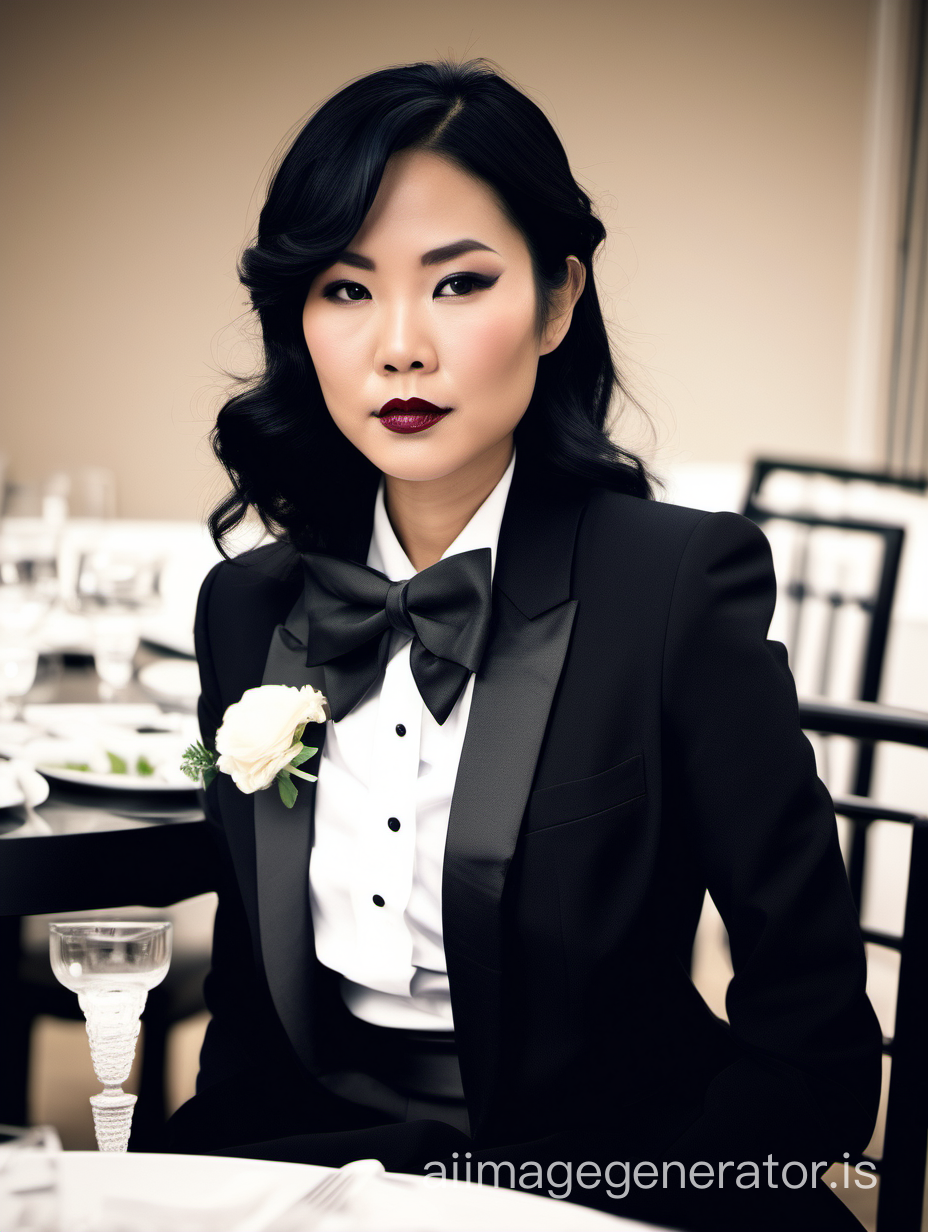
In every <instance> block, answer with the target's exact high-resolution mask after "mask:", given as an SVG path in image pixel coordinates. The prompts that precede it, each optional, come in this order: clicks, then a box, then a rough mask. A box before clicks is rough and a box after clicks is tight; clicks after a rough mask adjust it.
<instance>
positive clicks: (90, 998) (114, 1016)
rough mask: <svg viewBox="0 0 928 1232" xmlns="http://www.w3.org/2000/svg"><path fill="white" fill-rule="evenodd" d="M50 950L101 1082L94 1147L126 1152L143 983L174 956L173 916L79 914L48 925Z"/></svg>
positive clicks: (93, 1101)
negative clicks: (83, 1023)
mask: <svg viewBox="0 0 928 1232" xmlns="http://www.w3.org/2000/svg"><path fill="white" fill-rule="evenodd" d="M48 929H49V954H50V957H51V964H52V971H53V972H54V973H55V978H56V979H57V980H58V981H59V983H61V984H64V986H65V988H69V989H70V990H71V992H76V993H77V999H78V1002H79V1003H80V1007H81V1009H82V1010H83V1012H84V1017H85V1018H86V1020H87V1035H88V1037H89V1039H90V1056H91V1059H92V1060H93V1069H94V1073H95V1074H96V1075H97V1078H98V1079H99V1081H100V1082H101V1083H102V1084H103V1090H102V1091H101V1092H100V1094H99V1095H92V1096H91V1097H90V1105H91V1108H92V1109H93V1124H94V1130H95V1132H96V1136H97V1148H98V1149H99V1150H101V1151H125V1150H126V1149H127V1147H128V1144H129V1134H130V1132H131V1128H132V1110H133V1108H134V1107H135V1101H136V1096H134V1095H130V1094H127V1093H126V1092H125V1091H123V1089H122V1084H123V1083H124V1082H125V1081H126V1079H127V1078H128V1077H129V1070H130V1069H131V1068H132V1062H133V1060H134V1058H135V1042H136V1040H137V1039H138V1036H139V1027H140V1023H139V1018H140V1016H141V1013H142V1010H143V1009H144V1008H145V1001H146V999H147V997H148V990H149V989H150V988H154V987H155V985H156V984H160V983H161V981H162V980H163V979H164V977H165V976H166V975H167V972H168V966H169V965H170V962H171V922H170V920H142V921H140V920H77V921H61V922H57V923H52V924H49V926H48Z"/></svg>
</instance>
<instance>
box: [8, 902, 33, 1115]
mask: <svg viewBox="0 0 928 1232" xmlns="http://www.w3.org/2000/svg"><path fill="white" fill-rule="evenodd" d="M20 926H21V920H20V917H19V916H2V917H0V988H4V989H5V990H6V994H7V995H6V997H5V999H4V1002H5V1003H4V1006H3V1010H2V1013H0V1057H3V1064H2V1065H0V1123H2V1124H4V1125H25V1124H27V1121H28V1108H27V1093H28V1087H29V1044H30V1036H31V1033H32V1019H33V1012H32V1006H31V1004H30V1002H29V997H28V991H27V990H26V989H25V988H24V987H23V986H22V984H21V982H20V979H19V947H20Z"/></svg>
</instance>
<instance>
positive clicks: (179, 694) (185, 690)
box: [138, 659, 200, 707]
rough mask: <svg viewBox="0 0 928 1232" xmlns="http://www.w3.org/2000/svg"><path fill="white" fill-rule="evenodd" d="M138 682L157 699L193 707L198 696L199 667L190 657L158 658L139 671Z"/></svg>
mask: <svg viewBox="0 0 928 1232" xmlns="http://www.w3.org/2000/svg"><path fill="white" fill-rule="evenodd" d="M138 679H139V684H140V685H141V686H142V688H143V689H145V691H146V692H148V693H150V694H151V695H152V697H155V698H157V699H158V701H162V702H166V703H167V704H168V705H174V704H178V705H182V706H189V707H193V706H195V705H196V701H197V698H198V697H199V696H200V669H199V668H198V667H197V665H196V663H195V662H193V661H192V660H190V659H160V660H159V661H158V662H157V663H147V664H146V665H145V667H143V668H142V669H141V671H140V672H139V676H138Z"/></svg>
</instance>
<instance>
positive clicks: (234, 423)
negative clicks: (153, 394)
mask: <svg viewBox="0 0 928 1232" xmlns="http://www.w3.org/2000/svg"><path fill="white" fill-rule="evenodd" d="M410 148H416V149H423V150H431V151H434V152H435V153H437V154H440V155H441V156H442V157H444V158H447V159H449V160H451V161H452V162H454V163H455V164H457V165H458V166H460V167H461V168H462V169H463V170H464V171H465V172H467V173H469V174H471V175H476V176H478V177H479V178H480V179H481V180H483V181H484V182H485V183H486V184H487V185H488V186H489V187H490V188H491V190H492V191H493V192H494V193H495V196H496V200H497V201H498V202H499V204H500V206H501V208H502V209H503V210H504V212H505V213H506V215H507V216H508V218H509V220H510V221H511V222H512V223H513V224H514V225H515V226H516V227H517V228H518V229H519V231H520V232H521V233H522V235H523V236H524V238H525V240H526V243H527V246H528V248H529V251H530V254H531V260H532V268H533V274H534V280H535V286H536V296H537V318H536V327H537V330H538V332H539V334H540V332H541V329H542V327H543V325H544V322H545V320H546V319H547V314H548V312H549V310H550V307H551V303H552V298H553V293H554V291H555V290H556V289H557V288H558V287H561V286H563V285H564V284H565V282H566V279H567V273H568V271H567V262H566V258H567V257H568V256H569V255H571V254H573V255H575V256H576V257H578V258H579V259H580V260H581V261H582V262H583V264H584V266H585V267H586V284H585V287H584V289H583V292H582V294H581V296H580V298H579V300H578V302H577V304H576V307H575V308H574V314H573V319H572V321H571V325H570V328H569V330H568V332H567V334H566V336H565V337H564V338H563V340H562V341H561V343H560V345H559V346H558V347H557V348H556V349H555V350H554V351H552V352H551V353H550V354H548V355H543V356H542V357H541V359H540V360H539V366H538V377H537V380H536V383H535V389H534V392H533V394H532V398H531V401H530V403H529V406H528V409H527V410H526V413H525V415H524V417H523V418H522V420H521V422H520V423H519V425H518V427H517V428H516V432H515V440H516V444H517V447H518V450H519V455H520V458H521V457H522V456H523V454H525V455H528V456H529V457H530V458H532V459H534V461H535V462H536V463H537V464H539V465H540V466H542V467H545V468H547V470H548V471H549V472H551V477H552V479H553V480H554V482H561V483H565V482H570V483H577V482H580V483H587V484H596V485H601V486H605V487H608V488H611V489H613V490H617V491H620V492H626V493H630V494H632V495H635V496H640V497H644V498H649V497H651V496H652V489H651V477H650V475H649V474H648V471H647V470H646V468H645V466H644V464H643V463H642V461H641V460H640V459H639V458H637V457H636V456H635V455H634V454H631V453H629V452H627V451H626V450H624V449H622V448H620V447H619V446H618V445H616V444H615V443H614V442H613V441H612V440H610V438H609V436H608V435H607V431H606V422H607V414H608V411H609V407H610V403H611V401H612V398H613V396H614V395H615V393H616V392H617V391H618V392H619V393H620V394H621V395H622V396H623V398H625V399H628V398H629V395H628V392H627V390H626V389H625V387H624V385H623V384H622V381H621V379H620V377H619V375H618V373H617V371H616V365H615V363H614V361H613V357H612V352H611V349H610V345H609V339H608V336H607V333H606V327H605V324H604V322H603V318H602V313H601V311H600V306H599V299H598V296H597V293H596V286H595V283H594V280H593V268H592V262H593V254H594V252H595V251H596V249H597V247H598V246H599V244H600V243H602V241H603V239H604V238H605V235H606V231H605V228H604V227H603V224H602V223H601V222H600V220H599V219H598V218H597V217H596V215H595V214H594V213H593V210H592V206H591V203H590V199H589V197H588V196H587V194H586V193H585V192H584V191H583V190H582V189H581V188H580V187H579V185H578V184H577V182H576V181H575V179H574V177H573V175H572V173H571V170H570V165H569V163H568V161H567V155H566V154H565V152H564V148H563V146H562V145H561V142H560V140H559V138H558V136H557V134H556V133H555V131H554V128H553V127H552V125H551V124H550V122H549V121H548V119H547V118H546V117H545V115H544V113H543V112H542V111H541V109H540V108H539V107H538V106H537V105H536V104H535V103H534V102H532V101H531V99H529V98H528V97H527V96H526V95H525V94H523V93H522V91H521V90H519V89H517V88H516V87H515V86H514V85H512V84H511V83H510V82H509V81H507V80H506V79H505V78H504V77H503V76H502V75H501V73H499V72H498V71H495V70H494V68H491V67H490V65H489V62H488V61H486V60H470V61H467V62H466V63H460V64H459V63H454V62H450V61H445V60H440V61H437V62H435V63H420V64H407V65H400V66H394V67H392V68H385V69H380V70H379V71H377V72H374V73H370V74H368V75H366V76H364V77H361V78H359V79H357V80H356V81H352V82H350V83H349V84H348V85H346V86H344V87H343V88H342V89H341V90H339V91H338V92H337V93H336V94H334V95H333V96H332V97H330V98H329V99H328V100H327V101H326V102H324V103H323V104H322V105H321V106H320V107H319V108H318V109H317V110H316V112H315V113H314V114H313V115H312V116H311V118H310V119H309V120H308V121H307V123H306V124H305V125H304V126H303V128H302V129H301V130H300V132H299V134H298V135H297V137H296V138H295V139H294V141H293V142H292V144H291V145H290V148H289V149H288V151H287V152H286V154H285V155H284V157H283V159H282V161H281V163H280V165H279V167H278V169H277V171H276V172H275V174H274V175H273V177H272V180H271V183H270V187H269V189H268V194H267V200H266V202H265V205H264V208H263V209H262V211H261V216H260V220H259V224H258V235H257V238H256V239H255V240H254V242H253V243H251V244H250V245H249V247H248V248H247V249H246V250H245V252H244V254H243V256H242V259H241V262H240V264H239V277H240V278H241V281H242V283H243V284H244V285H245V287H246V288H247V289H248V291H249V293H250V296H251V302H252V305H253V307H254V310H255V312H256V313H257V316H258V319H259V322H260V326H261V333H262V336H263V344H264V365H263V369H262V370H261V371H260V372H259V374H258V375H257V376H256V377H254V378H252V379H250V380H249V381H247V382H245V385H246V387H245V388H244V389H242V390H241V391H240V392H238V393H236V394H235V395H234V396H233V397H231V398H229V400H228V401H227V402H226V403H225V405H224V406H223V407H222V409H221V410H220V412H219V415H218V418H217V421H216V425H215V428H214V429H213V432H212V436H211V441H212V446H213V450H214V452H215V454H216V456H217V458H218V459H219V461H220V462H221V463H222V465H223V467H224V468H225V470H226V472H227V473H228V475H229V477H230V479H231V481H232V491H231V492H230V493H229V494H228V495H227V496H226V497H225V498H224V499H223V500H222V501H221V502H220V504H219V505H218V506H217V507H216V508H215V509H214V510H213V512H212V514H211V515H210V518H209V528H210V532H211V533H212V536H213V538H214V540H215V541H216V543H217V545H218V546H219V547H220V550H222V544H223V539H224V537H225V536H226V535H227V534H228V533H229V532H230V531H231V530H233V529H234V528H235V527H236V526H237V525H238V524H239V523H240V522H241V521H242V519H243V518H244V517H245V516H246V514H247V512H248V509H249V507H251V508H253V509H254V510H256V512H257V513H258V515H259V517H260V518H261V520H262V522H263V523H264V525H265V527H266V528H267V529H269V530H270V531H272V533H274V534H275V535H276V536H277V537H279V538H283V539H285V540H287V541H289V542H290V543H292V544H293V545H294V546H295V547H296V548H297V549H298V550H301V551H323V552H332V553H341V554H346V555H348V556H349V557H353V558H361V559H363V557H364V556H365V555H366V552H367V546H368V545H367V543H366V542H364V543H362V542H361V538H362V537H363V534H362V532H363V528H364V527H365V525H367V524H368V522H369V516H370V507H371V504H372V502H373V498H374V495H375V493H376V488H377V483H378V480H379V477H380V472H379V471H378V470H377V468H376V467H375V466H374V465H373V463H371V462H369V461H368V459H367V458H365V457H364V455H363V454H362V453H361V452H360V451H359V450H358V449H356V448H355V446H354V445H352V444H351V443H350V442H349V441H348V440H347V438H346V437H344V436H343V435H342V433H341V432H340V431H339V430H338V428H337V427H336V426H335V424H334V422H333V420H332V418H331V416H330V415H329V413H328V410H327V408H326V405H325V402H324V400H323V397H322V392H321V390H320V387H319V382H318V379H317V377H316V372H315V369H314V367H313V364H312V361H311V359H310V356H309V351H308V349H307V346H306V341H305V339H304V337H303V327H302V313H303V305H304V301H305V299H306V295H307V293H308V290H309V286H310V283H311V282H312V280H313V278H314V277H315V275H316V274H318V273H319V272H320V271H321V270H323V269H325V268H326V266H328V265H331V264H332V263H333V262H334V261H335V260H336V258H337V257H338V255H339V254H340V253H341V252H342V251H344V250H345V249H346V248H348V246H349V244H350V241H351V239H352V237H353V236H355V235H356V234H357V232H358V231H359V230H360V228H361V225H362V223H363V221H364V218H365V216H366V215H367V213H368V210H369V209H370V207H371V205H372V204H373V201H374V197H375V196H376V193H377V189H378V186H379V184H380V180H381V177H382V175H383V172H384V167H385V165H386V163H387V160H388V159H389V158H390V156H391V155H392V154H395V153H397V152H398V151H400V150H405V149H410Z"/></svg>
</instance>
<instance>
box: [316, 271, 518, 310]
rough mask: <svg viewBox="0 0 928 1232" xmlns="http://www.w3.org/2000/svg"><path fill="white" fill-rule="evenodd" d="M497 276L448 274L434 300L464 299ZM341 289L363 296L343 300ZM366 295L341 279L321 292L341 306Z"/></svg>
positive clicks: (439, 286) (361, 289)
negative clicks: (460, 285) (443, 292)
mask: <svg viewBox="0 0 928 1232" xmlns="http://www.w3.org/2000/svg"><path fill="white" fill-rule="evenodd" d="M498 278H499V274H491V275H487V274H449V275H448V277H447V278H443V279H442V280H441V282H440V283H439V284H438V286H437V287H436V288H435V295H434V298H435V299H464V298H465V296H468V295H472V294H473V292H474V290H477V291H485V290H487V289H488V288H489V287H492V286H493V284H494V283H495V282H496V281H497V280H498ZM462 282H463V283H465V284H466V285H467V286H468V289H467V290H466V291H461V290H458V291H456V292H454V293H453V294H451V295H439V292H440V291H441V290H442V288H443V287H450V286H451V285H452V283H462ZM342 289H345V290H351V291H362V292H363V295H359V296H354V297H352V296H349V297H348V298H344V297H342V296H341V295H339V294H338V292H339V291H341V290H342ZM367 294H368V292H367V289H366V288H365V287H363V286H362V285H361V284H360V283H359V282H349V281H347V280H346V279H343V280H342V281H341V282H330V283H329V285H328V286H327V287H326V288H325V289H324V291H323V292H322V297H323V299H331V300H338V301H340V302H341V303H343V304H358V303H360V302H361V301H362V300H363V298H364V297H365V296H366V295H367Z"/></svg>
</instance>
